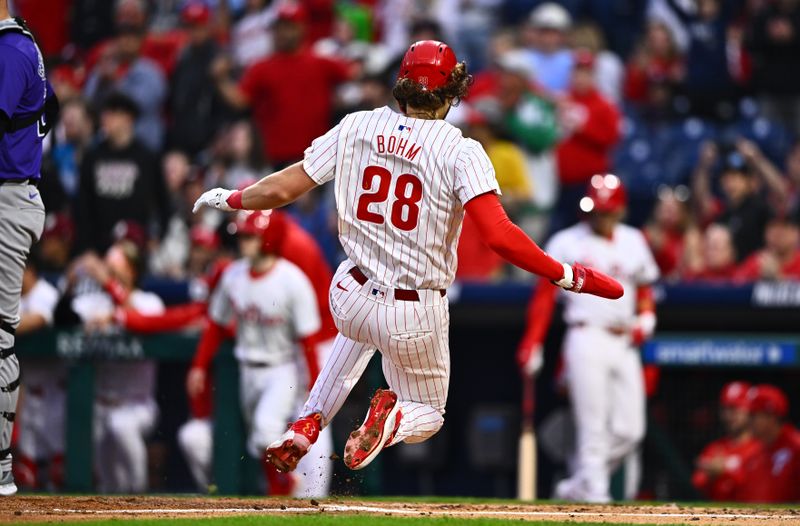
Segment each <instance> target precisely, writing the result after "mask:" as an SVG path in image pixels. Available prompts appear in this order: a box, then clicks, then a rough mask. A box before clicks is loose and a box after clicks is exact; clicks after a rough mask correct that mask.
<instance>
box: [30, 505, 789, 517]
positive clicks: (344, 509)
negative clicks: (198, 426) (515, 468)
mask: <svg viewBox="0 0 800 526" xmlns="http://www.w3.org/2000/svg"><path fill="white" fill-rule="evenodd" d="M51 511H52V512H53V513H64V514H70V515H73V514H74V515H169V514H173V513H174V514H176V515H188V514H220V515H223V514H248V513H249V514H254V513H261V514H267V513H268V514H281V513H320V512H334V513H352V512H361V513H381V514H393V515H428V516H471V517H495V516H505V517H509V516H519V517H598V518H626V519H635V518H638V519H646V518H665V519H687V518H691V517H699V518H706V519H755V520H759V519H763V520H776V519H777V520H789V519H797V518H798V516H797V515H764V514H754V513H682V512H677V513H672V512H658V513H645V512H635V513H634V512H606V511H602V512H586V511H533V510H530V511H519V510H449V509H448V510H436V509H428V510H423V509H415V508H382V507H378V506H355V505H354V506H350V505H339V504H321V505H319V506H317V507H313V508H299V507H284V508H177V509H170V508H160V509H136V508H131V509H116V510H81V509H62V508H53V509H52V510H51ZM24 513H34V514H35V513H46V512H43V511H36V510H31V511H26V512H24Z"/></svg>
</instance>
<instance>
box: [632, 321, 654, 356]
mask: <svg viewBox="0 0 800 526" xmlns="http://www.w3.org/2000/svg"><path fill="white" fill-rule="evenodd" d="M655 331H656V313H655V312H642V313H641V314H639V316H637V317H636V324H635V325H634V326H633V331H631V343H633V345H634V346H635V347H639V346H641V345H642V344H643V343H644V342H646V341H647V340H649V339H650V338H651V337H652V336H653V333H654V332H655Z"/></svg>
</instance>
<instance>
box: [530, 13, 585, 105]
mask: <svg viewBox="0 0 800 526" xmlns="http://www.w3.org/2000/svg"><path fill="white" fill-rule="evenodd" d="M571 26H572V17H571V16H570V15H569V13H568V12H567V10H566V9H564V8H563V7H561V6H560V5H558V4H556V3H555V2H545V3H543V4H541V5H539V6H538V7H536V9H534V10H533V12H532V13H531V15H530V19H529V20H528V24H527V26H526V27H524V28H523V33H522V40H523V44H524V45H525V47H526V49H527V52H528V59H529V60H530V61H531V65H532V66H533V71H534V73H535V74H536V80H537V81H538V82H539V83H540V84H541V85H542V86H543V87H544V88H545V89H547V90H549V91H551V92H553V93H563V92H566V91H567V90H568V89H569V86H570V74H571V73H572V65H573V56H572V52H571V51H570V49H569V47H568V46H567V36H568V33H567V32H568V31H569V29H570V27H571Z"/></svg>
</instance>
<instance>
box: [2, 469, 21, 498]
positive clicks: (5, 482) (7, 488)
mask: <svg viewBox="0 0 800 526" xmlns="http://www.w3.org/2000/svg"><path fill="white" fill-rule="evenodd" d="M16 494H17V485H16V484H14V475H12V474H11V471H6V472H4V473H3V474H2V476H0V497H10V496H11V495H16Z"/></svg>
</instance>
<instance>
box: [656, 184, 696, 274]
mask: <svg viewBox="0 0 800 526" xmlns="http://www.w3.org/2000/svg"><path fill="white" fill-rule="evenodd" d="M688 199H689V189H688V188H686V187H685V186H681V187H677V188H669V187H663V188H661V189H660V190H659V192H658V201H657V202H656V206H655V208H654V209H653V215H652V217H651V219H650V221H648V223H647V224H646V225H645V227H644V236H645V238H646V239H647V242H648V244H649V245H650V250H652V252H653V256H654V257H655V260H656V263H657V264H658V268H659V270H660V271H661V275H662V276H663V277H665V278H675V277H677V276H678V273H679V271H680V265H681V261H682V260H683V248H684V242H685V238H686V235H687V232H689V231H690V230H693V229H694V225H693V224H692V217H691V213H690V209H689V204H688Z"/></svg>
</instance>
